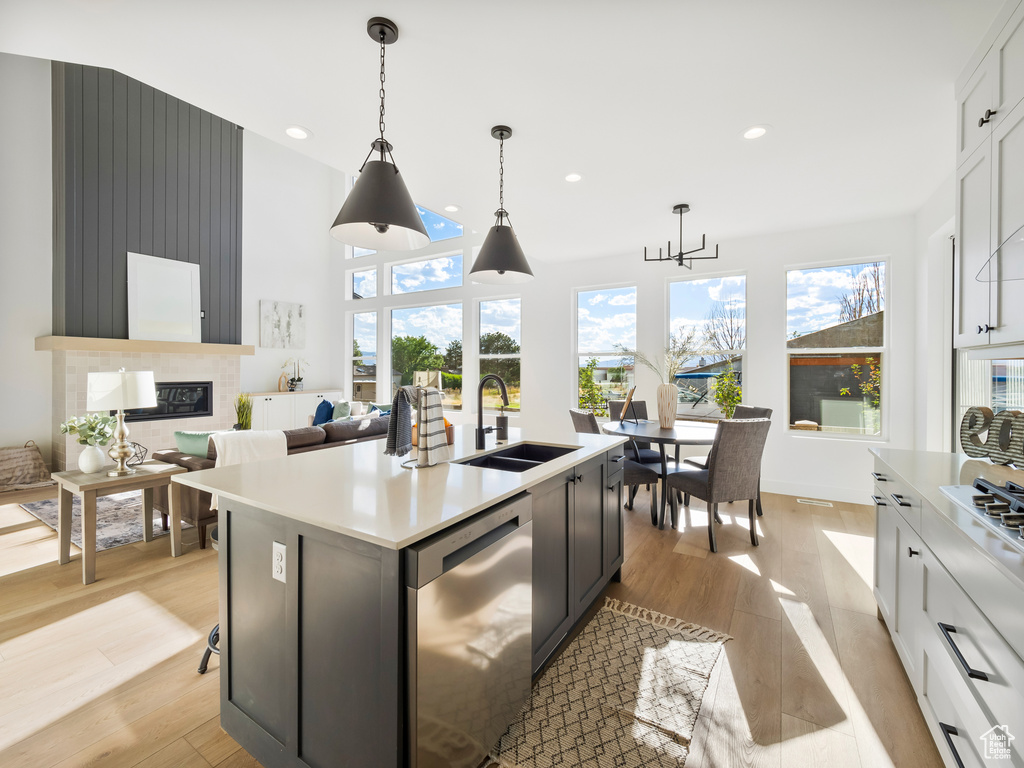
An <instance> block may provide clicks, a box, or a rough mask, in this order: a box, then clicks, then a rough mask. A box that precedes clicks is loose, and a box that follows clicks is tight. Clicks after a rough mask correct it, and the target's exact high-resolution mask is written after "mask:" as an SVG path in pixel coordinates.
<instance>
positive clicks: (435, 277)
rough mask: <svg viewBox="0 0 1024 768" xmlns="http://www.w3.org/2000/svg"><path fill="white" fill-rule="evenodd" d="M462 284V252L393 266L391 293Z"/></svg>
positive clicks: (412, 291)
mask: <svg viewBox="0 0 1024 768" xmlns="http://www.w3.org/2000/svg"><path fill="white" fill-rule="evenodd" d="M461 285H462V254H461V253H456V254H452V255H451V256H438V257H436V258H433V259H425V260H423V261H412V262H409V263H407V264H395V265H394V266H393V267H391V293H393V294H396V295H397V294H400V293H415V292H417V291H434V290H438V289H441V288H458V287H459V286H461Z"/></svg>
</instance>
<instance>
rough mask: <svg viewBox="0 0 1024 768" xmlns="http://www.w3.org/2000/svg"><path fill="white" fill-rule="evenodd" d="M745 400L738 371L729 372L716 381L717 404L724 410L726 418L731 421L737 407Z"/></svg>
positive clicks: (731, 370)
mask: <svg viewBox="0 0 1024 768" xmlns="http://www.w3.org/2000/svg"><path fill="white" fill-rule="evenodd" d="M742 400H743V389H742V388H741V387H740V383H739V377H738V376H737V375H736V371H734V370H733V369H732V366H731V365H730V366H729V370H728V371H726V372H725V373H723V374H722V375H721V376H719V377H718V378H717V379H715V403H716V404H717V405H718V407H719V408H721V409H722V413H723V414H725V418H727V419H731V418H732V415H733V413H735V412H736V406H737V405H739V404H740V402H741V401H742Z"/></svg>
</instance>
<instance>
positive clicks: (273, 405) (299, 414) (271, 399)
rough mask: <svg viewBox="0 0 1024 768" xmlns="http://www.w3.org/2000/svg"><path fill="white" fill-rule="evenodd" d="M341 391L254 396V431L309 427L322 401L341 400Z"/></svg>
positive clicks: (271, 393)
mask: <svg viewBox="0 0 1024 768" xmlns="http://www.w3.org/2000/svg"><path fill="white" fill-rule="evenodd" d="M340 399H341V391H340V390H335V389H324V390H318V391H316V392H268V393H266V394H254V395H253V396H252V428H253V429H282V430H283V429H297V428H298V427H305V426H308V425H309V417H310V416H312V415H313V413H314V412H315V411H316V407H317V405H319V404H320V401H321V400H331V401H334V400H340Z"/></svg>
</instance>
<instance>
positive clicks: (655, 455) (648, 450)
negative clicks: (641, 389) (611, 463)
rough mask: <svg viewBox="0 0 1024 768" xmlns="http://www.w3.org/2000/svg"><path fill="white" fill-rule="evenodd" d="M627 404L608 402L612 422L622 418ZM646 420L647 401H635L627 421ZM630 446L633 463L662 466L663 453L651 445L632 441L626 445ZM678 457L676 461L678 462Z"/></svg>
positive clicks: (630, 456)
mask: <svg viewBox="0 0 1024 768" xmlns="http://www.w3.org/2000/svg"><path fill="white" fill-rule="evenodd" d="M625 404H626V401H625V400H609V401H608V418H609V419H610V420H611V421H618V420H619V419H620V417H621V416H622V406H623V405H625ZM634 417H635V418H637V419H646V418H647V401H646V400H633V401H632V402H630V404H629V413H627V414H626V418H627V419H632V418H634ZM626 445H627V446H628V449H627V451H628V453H629V454H631V455H629V456H628V458H631V459H632V460H633V461H636V462H639V463H640V464H658V465H660V464H661V451H659V450H658V449H657V448H652V447H651V444H650V443H648V442H645V441H643V440H640V441H637V440H630V441H629V442H628V443H626ZM678 458H679V457H678V456H677V457H676V460H677V461H678Z"/></svg>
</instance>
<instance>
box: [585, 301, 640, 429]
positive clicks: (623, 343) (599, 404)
mask: <svg viewBox="0 0 1024 768" xmlns="http://www.w3.org/2000/svg"><path fill="white" fill-rule="evenodd" d="M618 347H627V348H629V349H635V348H636V286H629V287H626V288H605V289H602V290H597V291H580V292H579V293H577V295H576V353H577V357H578V371H579V374H578V375H579V398H578V401H579V407H580V408H582V409H584V410H589V411H592V412H593V413H595V414H597V415H598V416H607V415H608V409H607V405H606V404H607V402H608V400H618V399H621V398H623V397H625V395H626V392H627V391H628V390H629V388H630V387H631V386H632V385H633V360H632V359H631V358H626V357H623V356H622V355H621V354H620V353H618V352H617V351H616V350H617V348H618Z"/></svg>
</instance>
